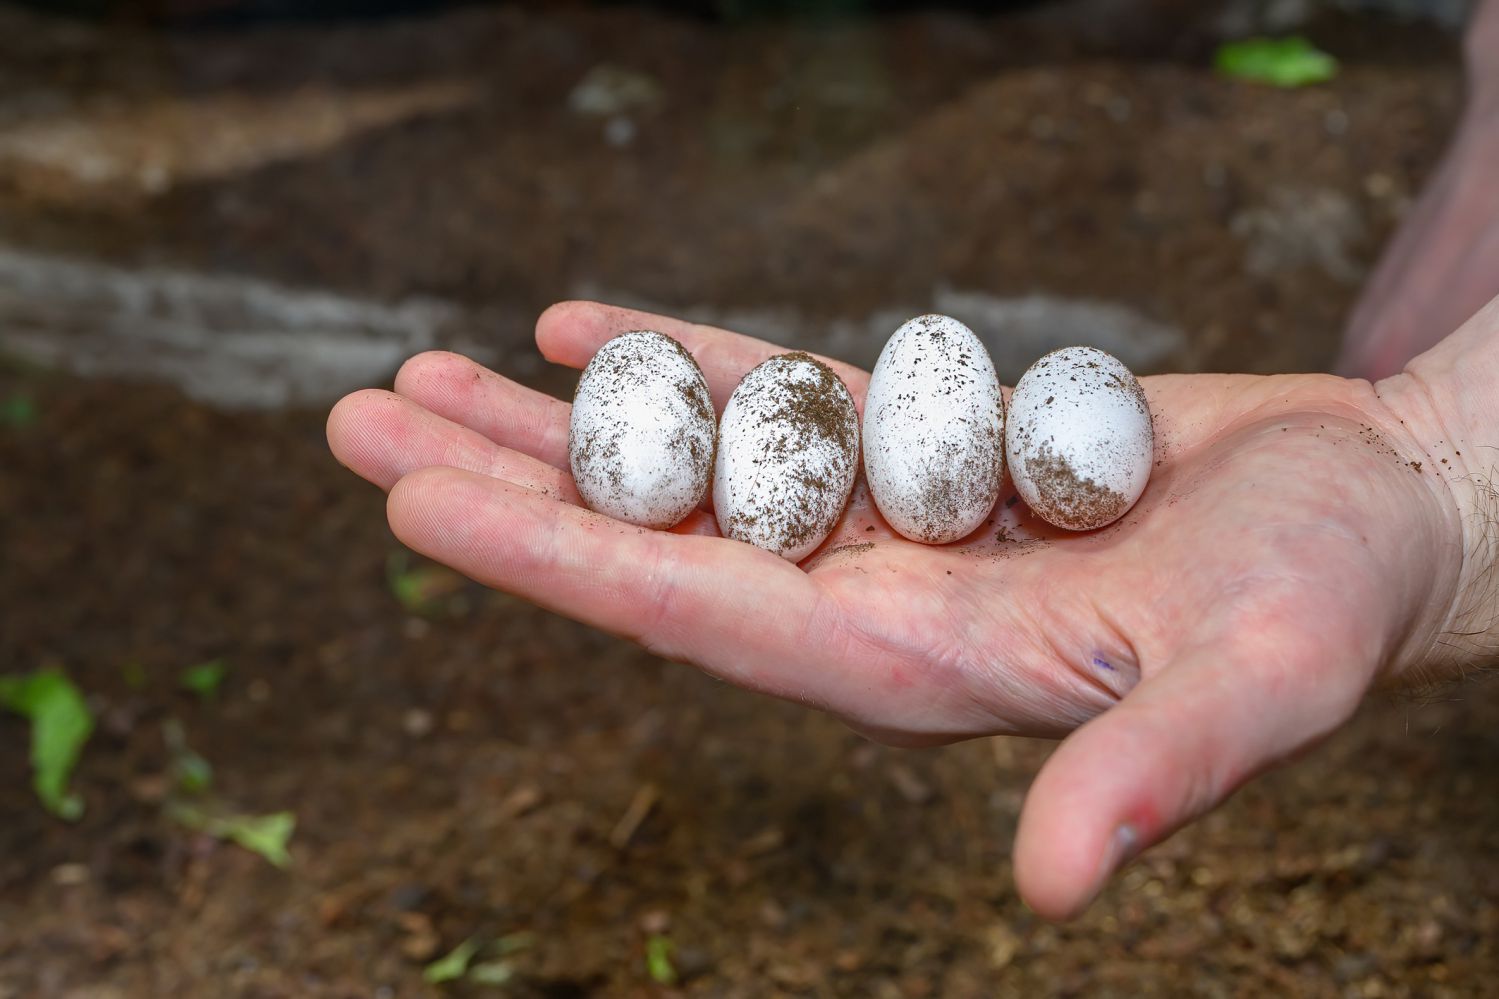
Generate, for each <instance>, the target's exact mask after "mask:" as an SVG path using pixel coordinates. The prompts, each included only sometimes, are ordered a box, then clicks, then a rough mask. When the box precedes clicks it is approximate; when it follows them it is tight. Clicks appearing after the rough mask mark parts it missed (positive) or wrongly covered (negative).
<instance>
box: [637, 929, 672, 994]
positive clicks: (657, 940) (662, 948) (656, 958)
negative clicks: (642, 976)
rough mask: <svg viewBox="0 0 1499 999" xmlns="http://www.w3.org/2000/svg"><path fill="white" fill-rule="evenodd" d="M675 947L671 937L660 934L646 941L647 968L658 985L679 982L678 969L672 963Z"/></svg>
mask: <svg viewBox="0 0 1499 999" xmlns="http://www.w3.org/2000/svg"><path fill="white" fill-rule="evenodd" d="M673 949H674V948H673V945H672V942H671V938H670V937H665V936H661V935H660V934H657V935H655V936H652V937H651V938H650V939H648V940H646V942H645V970H646V971H647V973H649V974H650V976H651V981H653V982H655V983H656V984H657V985H675V984H676V983H677V969H676V968H675V967H673V966H672V963H671V952H672V950H673Z"/></svg>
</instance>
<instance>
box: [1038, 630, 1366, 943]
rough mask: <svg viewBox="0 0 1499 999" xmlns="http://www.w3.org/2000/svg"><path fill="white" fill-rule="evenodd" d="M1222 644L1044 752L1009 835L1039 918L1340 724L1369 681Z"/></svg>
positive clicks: (1069, 903) (1085, 898) (1057, 913)
mask: <svg viewBox="0 0 1499 999" xmlns="http://www.w3.org/2000/svg"><path fill="white" fill-rule="evenodd" d="M1308 644H1310V643H1308ZM1319 644H1320V643H1319ZM1228 647H1229V646H1228V645H1227V644H1226V643H1225V645H1224V646H1223V647H1220V648H1212V649H1209V648H1199V649H1196V650H1194V651H1192V652H1191V653H1190V654H1188V655H1187V656H1186V657H1185V659H1184V660H1183V661H1180V662H1177V663H1174V664H1172V665H1170V666H1169V667H1167V668H1166V669H1165V670H1163V671H1162V672H1161V673H1160V674H1159V675H1158V676H1156V677H1154V678H1152V679H1151V680H1148V681H1146V682H1145V683H1143V684H1141V685H1140V686H1139V687H1137V688H1136V689H1135V690H1134V691H1133V692H1131V693H1130V694H1129V695H1128V696H1127V697H1126V698H1125V699H1124V700H1123V701H1122V702H1121V703H1120V704H1119V706H1118V707H1115V708H1113V709H1111V710H1109V711H1107V712H1105V713H1104V714H1102V715H1100V716H1099V717H1098V718H1096V719H1094V720H1093V721H1091V722H1089V723H1088V724H1086V725H1084V726H1083V727H1082V728H1080V729H1079V730H1078V731H1077V732H1075V733H1074V734H1073V735H1072V736H1071V737H1070V738H1068V739H1067V741H1065V742H1064V743H1063V744H1062V745H1061V747H1060V748H1059V749H1058V750H1057V751H1056V753H1054V754H1053V755H1052V757H1051V759H1050V760H1048V761H1047V763H1046V766H1045V767H1044V768H1043V769H1042V771H1041V773H1040V775H1039V776H1038V777H1037V778H1036V781H1035V784H1034V785H1033V786H1032V788H1031V791H1030V794H1029V795H1028V796H1027V798H1026V804H1025V809H1024V812H1023V814H1022V816H1021V820H1020V829H1019V832H1018V834H1017V837H1016V842H1015V875H1016V881H1017V883H1018V886H1019V888H1020V893H1021V895H1022V896H1023V897H1024V898H1025V900H1026V901H1027V903H1029V904H1030V906H1031V907H1032V908H1033V909H1035V910H1036V911H1037V912H1038V913H1040V914H1041V915H1042V916H1045V917H1047V918H1049V919H1066V918H1070V917H1071V916H1074V915H1076V914H1077V913H1078V912H1080V911H1081V910H1082V909H1083V908H1084V907H1086V905H1087V904H1088V903H1089V902H1090V901H1091V900H1092V899H1093V897H1094V896H1095V895H1096V894H1097V892H1098V891H1099V889H1100V888H1101V887H1102V886H1103V884H1104V883H1105V882H1106V881H1107V880H1108V878H1109V877H1110V876H1111V875H1112V874H1113V873H1114V872H1115V871H1117V870H1118V869H1119V867H1120V866H1122V865H1123V864H1124V863H1126V862H1127V861H1129V860H1130V859H1132V858H1133V857H1134V856H1135V855H1136V854H1137V853H1138V852H1139V851H1141V850H1143V849H1144V848H1146V847H1148V846H1150V845H1152V844H1154V843H1157V842H1159V841H1160V840H1162V839H1164V838H1166V837H1167V836H1169V835H1170V834H1171V833H1172V832H1173V831H1175V830H1176V829H1178V828H1180V827H1181V826H1183V825H1185V824H1186V823H1188V822H1190V821H1192V820H1193V819H1195V818H1197V817H1198V816H1200V815H1202V814H1204V813H1205V812H1207V811H1208V810H1210V809H1212V808H1213V807H1215V806H1217V805H1218V804H1219V803H1221V802H1222V801H1223V800H1224V799H1225V798H1227V797H1228V796H1229V795H1230V794H1232V793H1233V791H1234V790H1235V789H1236V788H1237V787H1239V785H1240V784H1242V783H1243V782H1244V781H1246V780H1248V779H1249V778H1250V777H1252V776H1254V775H1255V774H1256V773H1258V772H1260V771H1262V770H1264V769H1266V768H1268V767H1269V766H1271V765H1273V764H1274V763H1276V762H1278V761H1280V760H1283V759H1285V758H1286V757H1287V756H1289V755H1291V754H1293V753H1295V752H1297V751H1298V750H1300V749H1302V748H1305V747H1306V746H1308V745H1310V744H1312V743H1313V742H1315V741H1317V740H1318V739H1320V738H1321V737H1322V736H1324V735H1326V734H1327V733H1328V732H1330V731H1331V730H1332V729H1333V728H1336V727H1337V726H1338V725H1340V724H1341V723H1342V722H1343V721H1345V720H1346V719H1347V718H1348V717H1349V716H1350V715H1351V714H1352V712H1353V710H1354V708H1355V707H1356V706H1357V704H1358V701H1359V698H1360V697H1361V696H1362V693H1363V691H1364V689H1365V687H1366V686H1367V678H1362V682H1360V681H1361V676H1360V674H1359V673H1358V671H1357V670H1341V671H1339V670H1338V669H1336V668H1329V666H1328V662H1329V661H1330V660H1328V659H1322V660H1320V661H1319V660H1318V658H1317V657H1316V656H1315V655H1312V656H1308V655H1306V654H1305V653H1302V652H1298V653H1297V654H1295V655H1292V656H1286V657H1282V659H1281V660H1280V661H1279V662H1273V661H1266V659H1265V658H1263V657H1259V656H1256V657H1250V656H1247V655H1243V654H1235V653H1233V652H1225V651H1224V649H1226V648H1228ZM1317 651H1318V652H1319V653H1320V652H1322V651H1326V653H1327V655H1328V656H1331V655H1335V654H1336V653H1335V652H1334V651H1333V650H1332V649H1327V650H1321V649H1319V650H1317Z"/></svg>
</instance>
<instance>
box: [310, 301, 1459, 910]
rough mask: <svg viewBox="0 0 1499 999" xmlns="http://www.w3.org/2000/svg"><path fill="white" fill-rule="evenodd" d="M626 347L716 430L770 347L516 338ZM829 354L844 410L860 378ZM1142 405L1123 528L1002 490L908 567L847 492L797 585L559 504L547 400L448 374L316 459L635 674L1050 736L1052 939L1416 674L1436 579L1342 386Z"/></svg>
mask: <svg viewBox="0 0 1499 999" xmlns="http://www.w3.org/2000/svg"><path fill="white" fill-rule="evenodd" d="M629 329H656V330H660V331H661V332H664V333H667V334H668V335H670V336H673V337H675V338H677V339H678V340H679V341H681V342H682V343H683V344H684V345H685V346H686V347H687V348H688V349H689V350H690V351H691V352H692V353H693V354H694V355H695V356H696V357H697V359H698V361H699V363H700V364H701V365H702V368H703V370H704V373H705V375H706V376H707V379H708V384H709V387H710V389H711V390H712V393H713V397H714V401H715V403H716V404H717V406H718V408H719V409H720V411H721V410H722V408H723V405H724V403H725V402H726V401H727V399H728V396H729V393H730V392H731V391H732V390H733V388H734V386H735V385H736V384H737V382H738V380H739V378H740V377H741V376H742V375H743V374H744V373H745V372H746V371H748V370H749V369H750V368H751V367H753V366H754V365H755V364H757V363H759V362H760V361H761V360H763V359H765V358H766V357H768V356H770V355H772V354H774V353H777V352H778V351H779V349H780V348H777V347H775V346H773V345H771V344H768V343H765V342H763V341H759V340H754V339H750V338H748V337H743V336H738V335H735V334H732V333H727V332H724V331H721V330H716V329H712V328H708V327H704V326H698V325H694V324H690V323H685V322H681V321H677V320H673V319H668V318H664V317H660V316H652V315H647V314H643V313H638V312H632V311H628V310H624V309H615V308H609V307H605V306H600V305H595V304H589V303H566V304H563V305H559V306H555V307H553V308H552V309H551V310H549V311H548V312H547V313H546V314H545V315H543V316H542V318H541V320H540V322H539V324H538V328H537V342H538V344H539V345H540V347H541V351H542V353H543V354H544V355H545V356H546V357H547V358H548V359H549V360H551V361H554V362H557V363H560V364H565V365H568V366H570V367H574V368H579V367H582V366H583V365H584V364H586V363H587V361H588V359H589V358H590V357H591V356H592V355H593V353H594V351H596V350H597V349H598V348H599V347H600V346H601V345H602V344H603V343H604V342H605V341H607V340H608V339H609V338H610V337H611V336H613V335H614V334H616V333H618V332H620V331H622V330H629ZM831 363H833V365H834V368H835V370H837V371H838V373H839V375H840V376H841V377H842V378H843V380H844V381H845V383H846V384H847V385H848V388H849V390H850V391H851V392H852V393H853V395H854V397H855V399H856V400H858V401H859V402H860V404H861V406H862V400H863V395H864V390H865V387H866V384H867V381H868V377H867V375H866V374H865V373H863V372H862V371H859V370H857V369H854V368H851V367H848V366H846V365H841V364H838V363H837V362H831ZM1143 385H1144V386H1145V391H1146V394H1147V396H1148V397H1149V399H1150V403H1151V407H1152V411H1153V413H1154V414H1155V420H1156V426H1157V435H1156V438H1157V439H1156V467H1155V469H1154V471H1153V475H1152V478H1151V481H1150V484H1149V486H1148V488H1147V489H1146V491H1145V494H1144V496H1143V497H1142V498H1141V500H1140V502H1139V503H1138V505H1136V507H1135V508H1134V509H1133V510H1131V511H1130V512H1129V513H1128V514H1127V515H1126V516H1125V517H1124V519H1123V520H1121V521H1120V522H1119V523H1117V524H1115V525H1113V526H1111V527H1109V528H1106V529H1104V530H1102V531H1098V532H1094V533H1090V534H1080V535H1072V534H1066V533H1065V532H1060V531H1056V530H1053V529H1051V528H1049V527H1047V526H1046V525H1044V524H1043V523H1040V522H1039V521H1037V520H1035V519H1034V518H1032V517H1031V516H1030V515H1029V513H1028V511H1027V510H1026V508H1025V506H1024V504H1022V503H1019V502H1017V501H1015V500H1014V499H1013V498H1011V497H1012V492H1011V491H1010V490H1009V489H1008V484H1007V488H1006V491H1005V492H1004V493H1002V494H1001V499H1000V502H999V504H998V505H997V506H996V508H995V511H994V513H993V515H992V517H991V518H990V521H989V522H988V523H987V524H986V525H985V526H984V527H982V528H981V529H980V530H979V531H978V532H977V533H976V534H975V535H973V536H971V537H969V538H966V539H964V540H963V541H961V542H959V543H956V544H952V545H947V546H943V547H928V546H924V545H919V544H915V543H912V542H909V541H906V540H904V539H902V538H900V537H899V536H897V535H895V534H894V533H893V532H892V531H891V530H890V529H889V527H888V526H887V525H886V524H885V523H884V521H883V520H882V519H881V518H880V516H879V513H878V511H877V510H876V509H875V508H874V506H873V504H872V503H871V502H870V499H869V496H868V493H867V491H866V490H865V488H864V486H863V484H862V481H861V482H860V484H859V485H857V486H856V487H855V492H854V496H853V498H852V500H851V501H850V503H849V505H848V508H847V510H846V512H845V513H844V515H843V517H842V519H841V521H840V522H839V523H838V525H837V527H836V528H835V530H834V532H833V534H832V536H831V537H830V538H829V539H828V540H827V542H826V543H825V544H824V545H822V547H821V548H819V549H818V551H816V552H814V553H813V554H812V556H811V557H810V558H808V559H807V560H806V561H804V562H803V563H802V564H801V565H799V566H798V565H792V564H790V563H787V562H785V561H783V560H782V559H780V558H777V557H776V556H774V555H770V554H768V553H766V552H763V551H759V550H757V549H755V548H752V547H750V546H748V545H745V544H741V543H738V542H735V541H730V540H727V539H724V538H722V537H720V536H718V533H717V530H716V528H715V526H714V522H713V519H712V516H711V514H710V513H709V512H707V511H706V510H700V511H698V512H697V513H695V514H693V515H692V516H691V517H689V518H688V520H687V521H686V522H684V523H683V524H682V525H680V526H679V527H677V528H676V529H674V530H673V531H669V532H664V531H649V530H643V529H640V528H636V527H633V526H630V525H627V524H623V523H620V522H617V521H612V520H610V519H608V518H605V517H603V516H600V515H598V514H595V513H592V512H590V511H588V510H586V509H583V508H582V507H581V506H580V505H579V500H578V495H577V491H576V489H575V488H574V486H573V483H572V481H571V478H570V476H569V475H568V472H567V468H568V456H567V433H568V414H569V407H568V405H567V404H566V403H564V402H561V401H558V400H556V399H553V398H550V397H548V396H545V395H542V394H540V393H537V392H534V391H532V390H530V389H527V388H525V387H522V386H520V385H518V384H516V383H515V382H512V381H510V380H508V379H506V378H504V377H502V376H500V375H497V374H495V373H493V372H490V371H488V370H486V369H484V368H482V367H480V366H479V365H477V364H475V363H473V362H472V361H469V360H467V359H465V358H462V357H459V356H457V355H454V354H446V353H428V354H422V355H420V356H418V357H415V358H413V359H412V360H411V361H409V362H408V363H407V364H406V365H405V366H404V367H403V368H402V369H401V371H400V373H399V374H398V375H397V377H396V382H395V391H394V392H385V391H379V390H365V391H362V392H357V393H355V394H353V395H351V396H349V397H347V398H345V399H344V400H342V401H341V402H340V403H339V404H338V405H337V407H335V409H334V410H333V413H332V415H331V416H330V418H329V423H328V438H329V441H330V444H331V446H332V448H333V451H334V453H335V454H336V455H337V457H338V458H339V460H340V461H342V462H343V463H344V464H346V465H347V466H349V467H350V468H351V469H353V470H354V471H356V472H357V473H359V474H360V475H362V476H364V477H365V478H367V479H369V480H370V481H372V482H374V483H375V484H377V485H379V486H381V487H382V488H384V489H386V490H389V492H390V498H389V505H388V513H389V517H390V523H391V527H392V529H393V530H394V531H395V533H396V535H397V536H398V537H399V538H400V539H401V540H402V541H403V542H405V543H406V544H407V545H409V546H411V547H412V548H414V549H416V550H417V551H419V552H421V553H423V554H425V555H428V556H430V557H432V558H434V559H437V560H440V561H442V562H445V563H447V564H448V565H451V566H453V567H454V568H456V569H458V570H459V571H461V572H464V573H466V574H467V575H469V576H471V577H473V578H474V579H476V580H479V581H480V582H483V583H485V584H487V585H489V586H493V587H496V588H499V589H502V590H505V591H507V592H510V593H514V594H518V595H520V596H522V597H525V598H527V599H529V600H532V601H534V602H535V603H537V604H540V605H541V606H543V607H546V608H549V609H551V610H554V611H557V612H559V613H562V614H565V615H567V616H569V617H572V618H576V619H577V620H579V621H583V622H586V623H588V624H590V625H593V626H596V627H599V628H602V629H605V630H607V631H611V632H614V633H616V634H619V635H623V636H625V637H628V638H630V639H631V640H633V641H636V642H639V643H640V644H642V645H643V646H645V647H646V648H648V649H650V650H651V651H653V652H655V653H657V654H659V655H662V656H665V657H667V658H670V659H675V660H681V661H685V662H690V663H692V664H695V665H697V666H699V667H701V668H702V669H704V670H706V671H707V672H709V673H711V674H713V675H714V676H717V677H721V678H723V679H725V680H729V681H731V682H733V683H736V684H738V685H740V686H743V687H746V688H749V689H752V690H757V691H763V692H767V693H771V694H774V695H777V696H780V697H785V698H790V699H793V700H796V701H800V702H802V703H805V704H809V705H812V706H815V707H817V708H820V709H823V710H826V711H829V712H831V713H833V714H835V715H838V716H839V717H841V718H843V719H844V720H845V721H847V722H848V723H849V724H851V725H852V726H854V727H855V728H856V729H858V730H860V731H862V732H864V733H866V734H868V735H870V736H871V737H873V738H876V739H879V740H881V741H884V742H888V743H892V744H897V745H921V744H931V743H940V742H946V741H952V740H957V739H962V738H967V737H972V736H980V735H995V734H1025V735H1040V736H1051V737H1066V741H1065V742H1064V743H1063V744H1062V746H1061V747H1060V749H1059V750H1058V751H1057V752H1056V753H1055V754H1054V755H1053V756H1052V758H1051V759H1050V760H1049V761H1048V763H1047V765H1046V766H1045V768H1044V769H1043V771H1042V772H1041V774H1040V776H1039V777H1038V778H1037V780H1036V782H1035V784H1034V786H1033V787H1032V789H1031V792H1030V794H1029V797H1028V799H1027V802H1026V806H1025V812H1024V815H1023V818H1022V820H1021V826H1020V832H1019V835H1018V839H1017V842H1016V845H1015V851H1016V858H1015V868H1016V875H1017V879H1018V881H1019V886H1020V889H1021V892H1022V893H1023V895H1024V896H1025V898H1026V900H1027V901H1028V902H1029V903H1030V905H1031V906H1032V907H1034V908H1035V909H1036V910H1037V911H1038V912H1040V913H1041V914H1043V915H1045V916H1048V917H1054V918H1061V917H1066V916H1068V915H1070V914H1073V913H1075V912H1077V911H1079V910H1080V909H1081V908H1082V907H1083V906H1084V905H1086V904H1087V902H1088V901H1089V900H1090V899H1091V898H1092V896H1093V895H1094V894H1095V893H1096V891H1097V890H1098V888H1099V887H1100V886H1101V884H1102V883H1103V881H1104V880H1106V878H1107V877H1108V876H1109V874H1111V873H1112V872H1113V871H1114V870H1115V869H1117V867H1118V866H1119V865H1120V864H1121V863H1123V862H1124V861H1126V860H1127V859H1129V857H1130V856H1132V855H1133V854H1134V853H1136V852H1137V851H1139V850H1140V849H1143V848H1144V847H1146V846H1148V845H1150V844H1152V843H1154V842H1156V841H1159V840H1160V839H1162V838H1164V837H1165V836H1167V835H1169V834H1170V833H1171V832H1172V831H1173V830H1174V829H1176V828H1178V827H1179V826H1181V825H1182V824H1183V823H1185V822H1188V821H1190V820H1191V819H1193V818H1194V817H1196V816H1198V815H1201V814H1202V813H1203V812H1205V811H1207V810H1208V809H1210V808H1212V807H1213V806H1215V805H1216V804H1218V803H1219V802H1221V801H1222V800H1223V799H1224V798H1225V797H1226V796H1227V795H1229V794H1230V793H1232V791H1233V790H1234V789H1235V788H1236V787H1237V786H1238V785H1239V784H1240V783H1242V782H1243V781H1244V780H1246V779H1247V778H1248V777H1250V776H1252V775H1253V774H1255V773H1256V772H1258V771H1260V770H1262V769H1264V768H1265V767H1267V766H1269V765H1271V764H1273V763H1275V762H1276V761H1278V760H1281V759H1284V758H1285V757H1287V756H1288V755H1290V754H1293V753H1296V752H1297V751H1299V750H1301V749H1302V748H1304V747H1306V746H1308V745H1309V744H1311V743H1313V742H1315V741H1316V740H1317V739H1319V738H1320V737H1321V736H1323V735H1325V734H1327V733H1328V732H1330V731H1331V730H1332V729H1334V728H1335V727H1336V726H1338V725H1339V724H1340V723H1341V722H1343V721H1344V720H1345V719H1347V718H1348V717H1349V715H1350V714H1351V713H1352V712H1353V710H1354V709H1355V707H1356V706H1357V704H1358V703H1359V701H1360V699H1361V698H1362V696H1363V695H1364V694H1365V692H1366V691H1367V690H1368V689H1369V688H1370V686H1371V685H1373V684H1375V683H1376V682H1380V681H1382V680H1395V679H1397V678H1398V677H1400V676H1403V675H1407V674H1409V673H1410V672H1411V671H1413V670H1415V669H1417V668H1419V667H1420V666H1422V665H1423V664H1424V663H1426V662H1427V661H1428V660H1429V659H1430V658H1431V656H1432V654H1433V650H1434V649H1435V648H1436V647H1437V640H1438V638H1439V637H1440V633H1441V630H1442V628H1443V626H1444V624H1445V622H1446V620H1447V618H1448V615H1449V613H1450V609H1451V606H1452V603H1453V599H1454V593H1453V589H1454V586H1455V580H1456V577H1457V565H1458V562H1459V561H1460V559H1461V551H1460V550H1459V549H1460V544H1459V543H1458V541H1457V538H1458V536H1459V527H1458V525H1457V523H1456V519H1455V518H1456V515H1455V512H1454V511H1453V510H1452V509H1451V504H1450V498H1449V497H1447V495H1446V492H1445V489H1444V487H1443V486H1442V484H1441V482H1440V480H1439V479H1438V478H1437V477H1436V476H1435V475H1434V474H1432V472H1431V470H1430V469H1424V468H1422V467H1421V463H1422V461H1423V459H1422V457H1421V454H1420V451H1419V449H1418V448H1416V447H1415V446H1414V445H1412V444H1410V443H1409V442H1408V441H1407V439H1406V437H1405V435H1404V434H1403V432H1402V430H1401V424H1400V417H1399V415H1398V414H1396V413H1394V412H1391V411H1390V410H1389V409H1388V408H1387V407H1386V406H1385V404H1384V403H1383V402H1382V401H1381V399H1380V398H1379V396H1378V395H1377V394H1376V392H1375V390H1374V389H1373V388H1372V387H1371V386H1370V385H1369V384H1368V383H1367V382H1355V381H1348V380H1343V379H1339V378H1333V377H1331V376H1326V375H1306V376H1283V377H1268V378H1267V377H1252V376H1220V375H1191V376H1163V377H1156V378H1147V379H1144V380H1143ZM1069 733H1070V734H1069Z"/></svg>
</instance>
